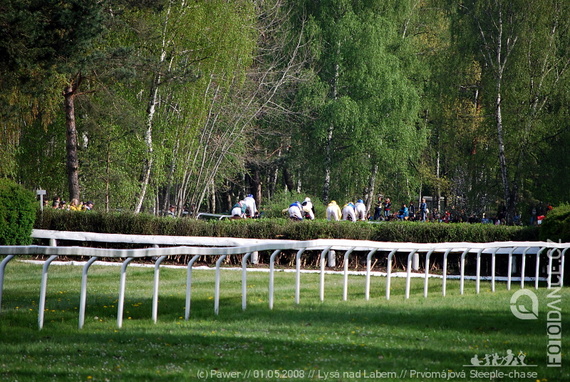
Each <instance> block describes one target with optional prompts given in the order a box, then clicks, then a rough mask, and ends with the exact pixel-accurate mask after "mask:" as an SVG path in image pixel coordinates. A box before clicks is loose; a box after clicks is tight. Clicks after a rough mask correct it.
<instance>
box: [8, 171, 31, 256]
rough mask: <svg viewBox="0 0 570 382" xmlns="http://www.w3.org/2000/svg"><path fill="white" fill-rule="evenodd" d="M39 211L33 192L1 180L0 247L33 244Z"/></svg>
mask: <svg viewBox="0 0 570 382" xmlns="http://www.w3.org/2000/svg"><path fill="white" fill-rule="evenodd" d="M37 209H38V207H37V205H36V197H35V195H34V193H33V192H31V191H28V190H26V189H25V188H23V187H22V186H20V185H19V184H17V183H14V182H13V181H11V180H8V179H0V245H29V244H31V243H32V237H31V234H32V229H33V227H34V221H35V219H36V210H37Z"/></svg>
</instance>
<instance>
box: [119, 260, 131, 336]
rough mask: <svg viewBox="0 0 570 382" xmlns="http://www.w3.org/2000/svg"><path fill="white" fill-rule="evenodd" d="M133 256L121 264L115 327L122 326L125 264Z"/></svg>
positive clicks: (125, 275) (125, 281) (128, 262)
mask: <svg viewBox="0 0 570 382" xmlns="http://www.w3.org/2000/svg"><path fill="white" fill-rule="evenodd" d="M134 259H135V258H134V257H129V258H127V259H126V260H125V261H123V264H122V265H121V280H120V283H119V302H118V304H117V305H118V307H117V327H118V328H119V329H121V327H122V326H123V310H124V307H125V287H126V285H127V266H128V265H129V264H130V262H131V261H133V260H134Z"/></svg>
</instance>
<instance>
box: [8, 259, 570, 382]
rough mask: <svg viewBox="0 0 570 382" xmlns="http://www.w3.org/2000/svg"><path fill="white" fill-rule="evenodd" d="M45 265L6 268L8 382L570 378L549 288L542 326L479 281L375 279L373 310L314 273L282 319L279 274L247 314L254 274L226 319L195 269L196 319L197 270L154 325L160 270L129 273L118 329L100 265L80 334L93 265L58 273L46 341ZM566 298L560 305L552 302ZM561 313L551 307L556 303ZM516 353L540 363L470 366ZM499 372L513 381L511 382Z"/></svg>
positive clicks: (167, 291)
mask: <svg viewBox="0 0 570 382" xmlns="http://www.w3.org/2000/svg"><path fill="white" fill-rule="evenodd" d="M40 275H41V266H40V265H32V264H27V263H22V262H17V261H12V262H11V263H9V264H8V266H7V268H6V276H5V285H4V293H3V301H2V311H1V312H0V380H2V381H42V382H43V381H193V380H199V379H202V380H209V381H220V380H222V381H255V380H263V381H274V380H277V379H288V380H296V381H306V380H312V381H319V380H322V381H324V380H327V381H356V380H398V381H431V380H434V381H443V380H469V381H471V380H481V381H499V380H501V381H510V380H519V381H533V382H535V381H568V380H570V372H569V371H570V367H568V365H567V363H568V362H570V361H569V360H568V358H567V349H563V355H562V358H563V359H562V367H561V368H560V367H547V345H548V336H547V314H548V312H549V311H550V310H552V309H553V307H552V306H553V305H556V306H557V307H563V309H562V315H561V316H562V328H563V332H562V342H563V343H564V344H566V343H567V342H566V341H565V340H564V337H566V336H570V333H568V334H566V333H565V332H564V329H565V328H568V327H570V325H569V324H570V318H569V314H570V312H568V306H569V304H568V300H569V299H570V294H569V291H568V288H564V289H563V290H562V291H560V292H559V293H558V294H559V295H561V297H560V298H557V299H553V298H551V297H549V296H548V293H549V291H547V290H546V289H540V290H539V291H537V292H536V293H537V296H538V299H539V318H538V319H537V320H520V319H517V318H515V317H514V316H513V314H512V313H511V310H510V300H511V296H512V295H513V293H514V292H515V291H516V290H518V288H519V287H518V285H517V286H515V287H514V288H513V290H511V291H507V290H506V286H505V284H502V283H499V284H498V285H497V291H496V292H494V293H493V292H491V291H490V286H489V285H488V284H487V283H483V284H482V288H481V293H480V294H479V295H477V294H475V284H474V283H473V282H467V283H466V287H465V294H464V295H460V294H459V283H458V282H457V281H449V282H448V290H447V297H442V296H441V280H435V279H434V280H432V281H431V282H430V291H429V297H428V298H424V297H423V280H419V279H416V280H412V293H411V297H410V299H408V300H406V299H405V298H404V285H405V280H403V279H393V280H392V292H391V293H392V294H391V299H390V300H386V299H385V297H384V296H385V289H384V288H385V285H386V279H385V278H383V277H374V278H373V279H372V288H371V298H370V300H369V301H365V299H364V282H365V278H364V277H363V276H350V287H349V299H348V301H342V285H343V284H342V281H343V278H342V276H341V275H327V276H326V289H325V301H324V302H321V301H320V300H319V276H318V275H317V274H303V275H302V278H301V287H302V293H301V303H300V304H299V305H297V304H295V299H294V296H295V287H294V285H295V282H294V277H295V276H294V274H292V273H284V272H279V273H277V274H276V277H275V281H276V285H275V305H274V309H273V310H270V309H269V308H268V280H269V276H268V274H267V273H258V272H250V273H249V274H248V308H247V309H246V310H245V311H243V310H242V308H241V272H238V271H233V270H223V271H222V284H221V287H222V292H221V301H220V314H219V315H218V316H216V315H215V314H214V300H213V297H214V272H213V271H212V270H195V271H194V274H193V290H192V314H191V317H190V320H188V321H185V320H184V301H185V295H184V293H185V277H186V271H185V269H170V268H164V269H162V270H161V284H160V303H159V314H158V323H156V324H155V323H154V322H152V320H151V302H152V280H153V270H152V268H135V267H130V268H129V271H128V275H127V292H126V298H125V314H124V322H123V326H122V328H121V329H118V328H117V322H116V320H117V297H118V287H119V267H105V266H101V265H97V263H96V264H95V265H93V266H92V268H91V271H90V273H89V286H88V290H89V292H88V301H87V312H86V320H85V327H84V328H83V329H81V330H80V329H78V328H77V326H78V305H79V288H80V280H81V267H77V266H69V265H67V266H55V265H52V267H51V268H50V274H49V281H48V295H47V302H46V311H45V323H44V328H43V329H42V330H38V323H37V317H38V314H37V313H38V312H37V309H38V296H39V284H40ZM555 300H560V301H559V302H557V303H553V301H555ZM549 302H550V303H552V304H551V306H550V307H549V306H548V303H549ZM509 350H511V351H512V352H513V353H514V354H515V355H518V354H519V353H520V352H522V353H524V355H525V358H524V360H523V362H524V364H526V365H527V366H521V365H518V366H510V367H504V366H490V367H484V366H479V367H474V366H472V364H471V359H472V358H474V357H475V356H477V357H478V358H479V359H481V360H482V359H483V357H484V356H486V355H488V356H491V355H493V354H497V355H498V356H499V357H500V358H501V359H502V358H504V357H506V356H507V355H508V352H509ZM499 373H503V375H500V374H499Z"/></svg>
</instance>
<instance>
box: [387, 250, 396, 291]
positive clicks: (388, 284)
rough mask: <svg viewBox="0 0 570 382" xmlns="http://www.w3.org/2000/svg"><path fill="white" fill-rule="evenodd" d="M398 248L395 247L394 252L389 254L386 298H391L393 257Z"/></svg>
mask: <svg viewBox="0 0 570 382" xmlns="http://www.w3.org/2000/svg"><path fill="white" fill-rule="evenodd" d="M396 251H397V249H393V250H392V252H390V254H389V255H388V266H387V268H386V272H387V275H386V300H389V299H390V280H391V277H392V257H393V256H394V254H395V253H396Z"/></svg>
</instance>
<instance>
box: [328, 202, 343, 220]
mask: <svg viewBox="0 0 570 382" xmlns="http://www.w3.org/2000/svg"><path fill="white" fill-rule="evenodd" d="M340 217H341V211H340V207H339V206H338V204H336V202H335V201H334V200H333V201H332V202H330V203H329V205H328V206H327V220H335V221H339V220H340Z"/></svg>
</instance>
